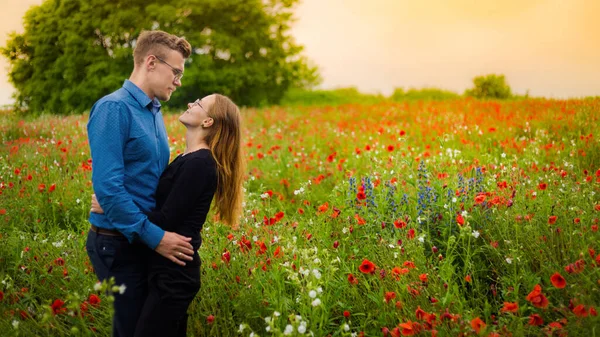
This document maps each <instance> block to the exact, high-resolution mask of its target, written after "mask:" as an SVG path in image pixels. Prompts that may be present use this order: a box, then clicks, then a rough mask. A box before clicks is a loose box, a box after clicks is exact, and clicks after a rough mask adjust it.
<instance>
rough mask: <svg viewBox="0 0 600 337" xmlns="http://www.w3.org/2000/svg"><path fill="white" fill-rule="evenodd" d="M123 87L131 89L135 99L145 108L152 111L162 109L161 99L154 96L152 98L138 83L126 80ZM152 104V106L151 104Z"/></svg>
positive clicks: (130, 91)
mask: <svg viewBox="0 0 600 337" xmlns="http://www.w3.org/2000/svg"><path fill="white" fill-rule="evenodd" d="M123 88H125V90H127V91H129V93H130V94H131V96H133V98H135V100H136V101H137V102H138V103H140V105H141V106H142V107H144V108H149V109H150V110H151V111H152V112H156V111H158V110H159V109H160V106H161V105H160V101H159V100H158V99H157V98H156V97H154V99H150V97H148V95H146V93H145V92H144V91H143V90H142V89H140V87H138V86H137V85H135V84H134V83H133V82H131V81H130V80H125V82H124V83H123ZM149 105H150V106H149Z"/></svg>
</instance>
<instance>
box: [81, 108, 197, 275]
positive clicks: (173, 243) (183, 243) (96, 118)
mask: <svg viewBox="0 0 600 337" xmlns="http://www.w3.org/2000/svg"><path fill="white" fill-rule="evenodd" d="M129 125H130V121H129V116H128V115H127V111H126V110H125V108H124V107H123V106H122V104H121V103H119V102H103V103H100V104H99V105H97V106H95V107H94V108H93V109H92V112H91V113H90V120H89V122H88V126H87V129H88V139H89V144H90V150H91V155H92V184H93V188H94V193H95V194H96V196H97V198H98V201H99V203H100V205H102V208H103V209H104V213H105V214H106V216H107V217H108V219H109V220H110V221H111V223H112V225H113V226H114V227H115V229H116V230H118V231H119V232H121V233H123V235H125V237H126V238H127V239H128V240H129V242H132V241H133V240H134V238H140V240H142V242H144V243H145V244H146V245H147V246H148V247H150V248H151V249H153V250H156V251H157V252H159V253H160V254H161V255H163V256H165V254H168V255H169V256H165V257H167V258H169V259H171V260H173V259H175V260H177V261H174V262H176V263H178V264H182V263H183V262H181V261H179V259H182V257H185V255H189V256H187V257H188V258H189V257H191V255H193V251H192V249H191V248H192V246H191V245H190V244H189V242H187V241H189V240H190V239H188V238H184V239H182V238H183V237H181V236H179V235H177V234H175V233H168V234H167V233H165V231H163V230H162V229H161V228H160V227H158V226H156V225H155V224H153V223H152V222H150V221H149V220H148V218H147V217H146V215H144V214H143V213H142V212H141V210H140V209H139V208H138V207H137V205H136V204H135V203H134V202H133V200H132V198H131V195H129V193H127V191H126V190H125V187H124V185H123V181H124V177H125V167H124V158H123V152H124V151H123V150H124V148H125V144H126V142H127V139H128V137H129ZM190 252H191V253H190ZM179 253H182V254H183V256H181V255H180V254H179ZM179 262H181V263H179Z"/></svg>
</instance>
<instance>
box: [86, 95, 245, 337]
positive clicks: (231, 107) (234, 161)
mask: <svg viewBox="0 0 600 337" xmlns="http://www.w3.org/2000/svg"><path fill="white" fill-rule="evenodd" d="M179 121H180V122H181V123H182V124H183V125H184V126H185V127H186V135H185V138H186V148H185V152H184V153H183V154H181V155H179V156H178V157H177V158H175V159H174V160H173V161H172V162H171V164H169V166H168V167H167V169H166V170H165V171H164V172H163V173H162V175H161V177H160V180H159V183H158V188H157V190H156V209H155V210H154V211H152V212H151V213H149V214H147V215H148V219H149V220H150V221H151V222H153V223H155V224H156V225H158V226H160V227H161V228H162V229H164V230H166V231H172V232H176V233H178V234H180V235H183V236H185V237H191V238H192V241H191V243H192V246H193V247H194V258H193V261H190V262H188V263H186V265H185V266H179V265H177V264H175V263H173V262H172V261H170V260H168V259H166V258H164V257H163V256H161V255H159V254H157V253H155V252H153V253H152V254H151V256H150V257H149V259H148V297H147V299H146V301H145V303H144V307H143V309H142V314H141V316H140V319H139V321H138V325H137V327H136V332H135V336H177V337H179V336H182V337H183V336H185V335H186V329H187V309H188V307H189V305H190V304H191V302H192V300H193V299H194V297H195V296H196V294H197V292H198V290H199V289H200V257H199V256H198V249H199V248H200V245H201V242H202V241H201V236H200V230H201V229H202V225H203V224H204V222H205V220H206V215H207V213H208V211H209V209H210V204H211V202H212V200H213V196H214V199H215V207H216V211H217V212H218V214H219V218H220V219H221V221H223V222H225V223H226V224H228V225H231V226H233V225H235V224H236V223H237V221H238V218H239V216H240V214H241V208H242V207H241V205H242V183H243V172H244V166H243V165H244V163H243V157H242V152H241V145H240V144H241V130H240V129H241V127H240V111H239V109H238V107H237V106H236V105H235V104H234V103H233V102H232V101H231V100H230V99H229V98H227V97H225V96H222V95H218V94H214V95H209V96H206V97H204V98H202V99H199V100H196V101H195V102H194V103H190V104H188V110H186V111H185V112H184V113H183V114H182V115H181V116H180V117H179ZM92 212H97V213H101V212H102V209H101V208H100V206H99V204H98V203H97V202H95V201H94V200H93V202H92Z"/></svg>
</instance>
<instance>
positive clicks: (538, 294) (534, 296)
mask: <svg viewBox="0 0 600 337" xmlns="http://www.w3.org/2000/svg"><path fill="white" fill-rule="evenodd" d="M525 299H526V300H528V301H529V302H531V304H533V306H534V307H537V308H542V309H544V308H546V307H547V306H548V304H549V302H548V299H547V298H546V296H544V294H542V287H541V286H540V285H539V284H536V285H535V287H533V290H532V291H531V292H530V293H529V295H527V297H526V298H525Z"/></svg>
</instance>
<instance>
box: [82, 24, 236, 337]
mask: <svg viewBox="0 0 600 337" xmlns="http://www.w3.org/2000/svg"><path fill="white" fill-rule="evenodd" d="M191 50H192V49H191V46H190V44H189V43H188V42H187V41H186V40H185V39H183V38H180V37H177V36H174V35H171V34H168V33H166V32H162V31H144V32H142V33H141V34H140V36H139V37H138V39H137V42H136V45H135V48H134V51H133V58H134V69H133V72H132V73H131V76H130V78H129V79H128V80H125V82H124V83H123V87H122V88H120V89H118V90H117V91H115V92H113V93H111V94H109V95H107V96H105V97H103V98H101V99H100V100H98V101H97V102H96V103H95V104H94V106H93V107H92V109H91V111H90V116H89V121H88V125H87V130H88V138H89V144H90V149H91V155H92V183H93V188H94V193H95V195H94V196H93V198H92V212H91V214H90V218H89V221H90V223H91V227H90V230H89V233H88V237H87V244H86V249H87V252H88V255H89V257H90V260H91V262H92V265H93V267H94V270H95V272H96V275H97V276H98V279H99V280H105V279H109V278H111V277H114V278H115V282H116V284H117V285H124V286H125V287H122V289H125V291H124V292H123V293H118V294H115V302H114V306H115V315H114V317H113V332H112V333H113V336H114V337H129V336H163V337H164V336H177V337H179V336H185V335H186V327H187V309H188V306H189V305H190V303H191V302H192V300H193V299H194V297H195V296H196V294H197V292H198V290H199V289H200V258H199V256H198V252H197V251H198V249H199V247H200V245H201V242H202V240H201V236H200V230H201V229H202V226H203V224H204V222H205V220H206V216H207V213H208V212H209V209H210V206H211V203H212V201H213V198H214V207H215V208H216V211H217V212H218V214H219V218H220V219H221V221H223V222H224V223H226V224H228V225H235V224H236V223H237V221H238V220H239V216H240V214H241V204H242V181H243V174H244V162H243V157H242V152H241V145H240V144H241V125H240V123H241V121H240V119H241V118H240V111H239V109H238V107H237V106H236V105H235V104H234V103H233V102H232V101H231V100H230V99H229V98H227V97H225V96H222V95H219V94H213V95H209V96H206V97H203V98H199V99H197V100H196V101H194V102H193V103H189V104H188V106H187V110H185V112H183V113H182V114H181V116H180V117H179V121H180V122H181V123H182V124H183V125H184V126H185V128H186V134H185V139H186V146H185V151H184V152H183V153H182V154H180V155H179V156H178V157H176V158H175V159H174V160H173V161H172V162H171V163H169V158H170V150H169V144H168V138H167V132H166V128H165V124H164V121H163V116H162V113H161V104H160V101H163V102H164V101H168V100H169V98H170V97H171V94H172V93H173V91H175V90H176V89H177V88H178V87H180V86H181V85H182V84H181V81H182V77H183V73H184V65H185V60H186V59H187V58H189V57H190V55H191Z"/></svg>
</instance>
